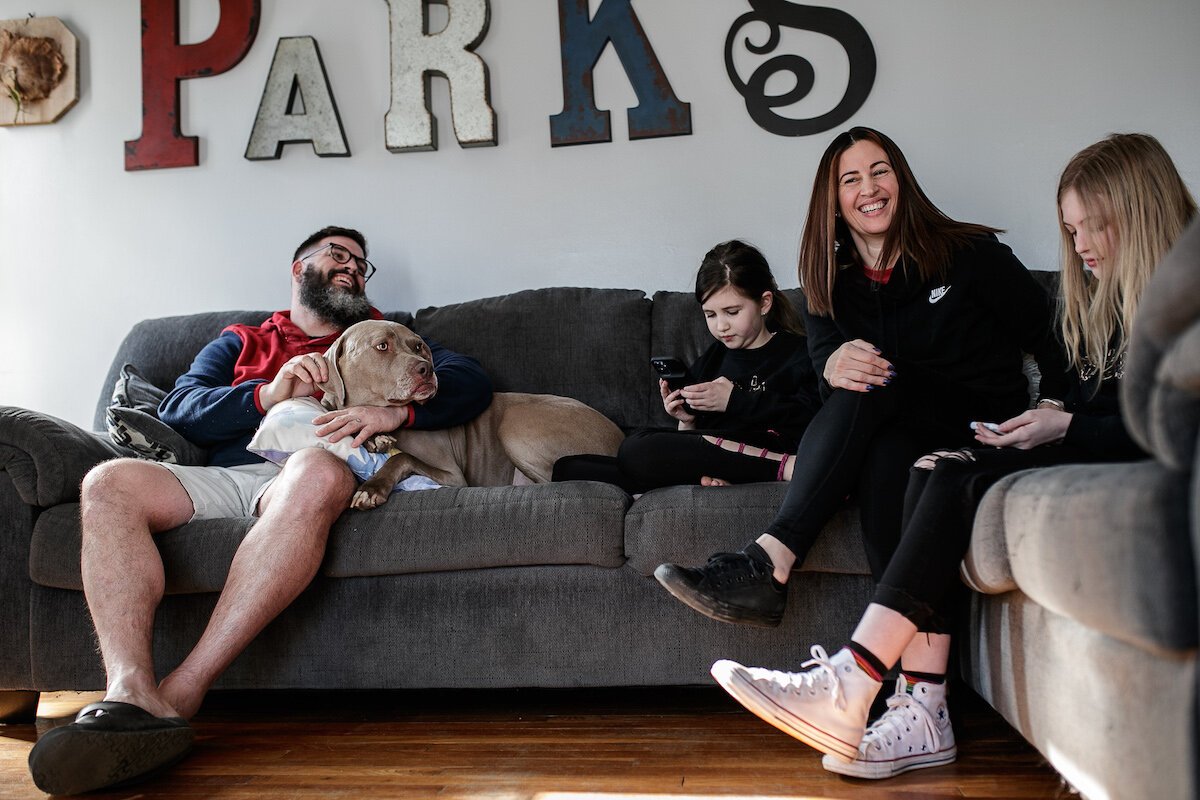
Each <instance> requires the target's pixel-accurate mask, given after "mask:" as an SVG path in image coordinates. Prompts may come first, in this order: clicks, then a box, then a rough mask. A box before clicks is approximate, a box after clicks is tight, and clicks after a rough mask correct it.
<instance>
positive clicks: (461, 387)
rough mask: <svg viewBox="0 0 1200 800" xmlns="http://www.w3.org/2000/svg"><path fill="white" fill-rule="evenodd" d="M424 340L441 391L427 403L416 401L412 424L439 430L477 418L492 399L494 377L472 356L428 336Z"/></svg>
mask: <svg viewBox="0 0 1200 800" xmlns="http://www.w3.org/2000/svg"><path fill="white" fill-rule="evenodd" d="M421 338H422V339H425V337H424V336H422V337H421ZM425 343H426V344H427V345H429V351H430V353H431V355H432V356H433V371H434V373H435V374H436V375H437V379H438V391H437V394H436V395H434V396H433V398H432V399H431V400H430V401H429V402H428V403H425V404H424V405H413V418H412V425H410V426H409V427H412V428H418V429H422V430H436V429H440V428H452V427H454V426H455V425H462V424H463V423H466V422H470V421H471V420H473V419H475V417H477V416H479V415H480V414H481V413H483V411H484V409H486V408H487V407H488V406H489V405H491V403H492V379H491V378H489V377H488V375H487V373H486V372H484V371H483V367H481V366H480V365H479V362H478V361H476V360H475V359H473V358H471V357H470V356H464V355H462V354H461V353H455V352H453V351H451V350H447V349H446V348H445V347H442V346H441V345H440V344H438V343H437V342H434V341H430V340H429V339H425Z"/></svg>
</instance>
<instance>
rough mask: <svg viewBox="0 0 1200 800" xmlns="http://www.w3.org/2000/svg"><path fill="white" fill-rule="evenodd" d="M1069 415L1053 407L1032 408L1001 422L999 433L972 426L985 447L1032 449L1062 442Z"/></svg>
mask: <svg viewBox="0 0 1200 800" xmlns="http://www.w3.org/2000/svg"><path fill="white" fill-rule="evenodd" d="M1071 416H1072V415H1071V414H1070V413H1069V412H1067V411H1059V410H1058V409H1056V408H1034V409H1030V410H1029V411H1026V412H1025V413H1024V414H1021V415H1020V416H1016V417H1013V418H1012V419H1010V420H1008V421H1006V422H1001V423H1000V431H1001V432H1000V433H993V432H992V431H989V430H988V429H987V428H985V427H983V425H977V426H976V428H975V440H976V441H977V442H979V443H980V444H984V445H987V446H988V447H1015V448H1017V449H1018V450H1031V449H1033V448H1034V447H1037V446H1039V445H1043V444H1050V443H1051V442H1057V441H1061V440H1062V438H1063V437H1064V436H1066V435H1067V428H1068V427H1070V425H1071Z"/></svg>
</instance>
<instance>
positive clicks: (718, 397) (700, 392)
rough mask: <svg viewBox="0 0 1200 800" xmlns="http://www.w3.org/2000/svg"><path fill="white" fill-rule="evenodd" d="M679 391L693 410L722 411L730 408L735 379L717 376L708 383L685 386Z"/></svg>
mask: <svg viewBox="0 0 1200 800" xmlns="http://www.w3.org/2000/svg"><path fill="white" fill-rule="evenodd" d="M679 391H680V392H681V393H682V394H683V399H684V400H687V403H688V405H689V406H691V407H692V409H693V410H695V411H710V412H716V413H721V412H723V411H725V410H726V409H728V408H729V396H730V395H732V394H733V381H731V380H729V378H717V379H716V380H715V381H709V382H708V383H697V384H695V385H694V386H685V387H683V388H682V389H680V390H679Z"/></svg>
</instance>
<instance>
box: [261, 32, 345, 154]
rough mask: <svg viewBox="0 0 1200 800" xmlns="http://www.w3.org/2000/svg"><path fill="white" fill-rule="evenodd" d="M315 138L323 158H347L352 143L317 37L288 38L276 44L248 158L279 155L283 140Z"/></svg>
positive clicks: (291, 142) (313, 140) (281, 150)
mask: <svg viewBox="0 0 1200 800" xmlns="http://www.w3.org/2000/svg"><path fill="white" fill-rule="evenodd" d="M300 142H312V146H313V152H315V153H316V154H317V155H319V156H348V155H350V145H349V144H347V143H346V132H345V130H344V129H343V128H342V118H341V117H340V116H339V115H338V110H337V103H336V102H334V99H333V89H332V88H331V87H330V86H329V77H328V76H327V75H326V74H325V63H324V62H323V61H322V60H321V50H320V48H318V47H317V40H316V39H314V38H312V37H311V36H289V37H285V38H283V39H280V40H279V43H278V44H277V45H275V58H274V60H273V61H272V62H271V72H270V74H268V75H267V85H266V86H265V87H264V88H263V96H262V101H261V102H260V103H259V104H258V116H257V117H256V118H255V120H254V129H253V130H252V131H251V132H250V143H249V144H247V145H246V158H248V159H250V160H251V161H261V160H266V159H272V158H279V157H280V155H282V154H283V146H284V145H285V144H298V143H300Z"/></svg>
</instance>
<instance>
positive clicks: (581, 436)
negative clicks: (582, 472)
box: [321, 320, 624, 509]
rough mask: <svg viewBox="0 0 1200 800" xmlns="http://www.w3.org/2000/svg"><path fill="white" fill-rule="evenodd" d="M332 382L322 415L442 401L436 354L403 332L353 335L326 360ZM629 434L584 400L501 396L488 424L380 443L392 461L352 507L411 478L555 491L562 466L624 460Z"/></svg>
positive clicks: (357, 328)
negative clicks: (587, 457) (575, 460)
mask: <svg viewBox="0 0 1200 800" xmlns="http://www.w3.org/2000/svg"><path fill="white" fill-rule="evenodd" d="M325 360H326V361H327V362H328V364H329V381H328V382H327V383H324V384H321V390H322V391H323V392H324V393H325V396H324V398H323V399H322V400H321V403H322V405H324V406H325V407H326V408H328V409H330V410H331V411H332V410H337V409H340V408H345V407H347V406H398V405H404V404H407V403H411V402H424V401H426V400H428V399H429V398H431V397H433V396H434V395H435V394H436V393H437V376H436V375H435V374H434V371H433V363H432V361H431V360H430V354H429V348H428V347H426V346H425V343H424V341H422V339H421V337H420V336H418V335H417V334H415V333H413V332H412V331H411V330H409V329H408V328H407V327H405V326H404V325H401V324H400V323H398V322H388V321H384V320H368V321H366V322H359V323H357V324H355V325H351V326H350V327H349V328H347V329H346V330H345V331H344V332H343V333H342V335H341V336H340V337H338V339H337V341H335V342H334V343H333V345H332V346H331V347H330V348H329V350H328V351H326V353H325ZM623 438H624V434H623V433H621V429H620V428H618V427H617V426H616V425H615V424H613V422H612V421H611V420H609V419H608V418H607V417H605V416H604V415H603V414H601V413H600V412H598V411H596V410H595V409H593V408H591V407H590V406H587V405H585V404H583V403H581V402H579V401H578V400H573V399H571V398H569V397H558V396H556V395H549V394H522V393H517V392H497V393H496V394H495V396H494V397H493V399H492V404H491V405H490V406H488V408H487V410H485V411H484V412H483V413H482V414H480V415H479V416H478V417H476V418H475V419H473V420H471V421H470V422H468V423H467V424H465V425H459V426H458V427H454V428H447V429H445V430H439V431H415V430H408V429H402V430H397V431H393V432H392V433H390V434H378V435H376V436H374V437H372V438H371V439H370V440H368V442H367V444H366V447H367V449H368V450H370V451H372V452H375V453H384V452H386V453H390V456H389V458H388V460H387V462H386V463H385V464H384V465H383V467H381V468H380V470H379V472H377V473H375V475H374V476H373V477H371V478H370V479H368V480H367V481H365V482H364V483H363V484H362V486H360V487H359V488H358V491H356V492H355V493H354V497H353V499H352V500H351V501H350V505H351V507H352V508H357V509H368V508H375V507H376V506H378V505H381V504H382V503H384V502H385V501H386V500H387V499H388V497H389V496H390V495H391V493H392V489H393V487H395V485H396V484H397V483H399V482H400V481H402V480H404V479H405V478H407V477H409V476H410V475H424V476H426V477H428V478H430V479H432V480H434V481H436V482H437V483H440V484H442V485H445V486H507V485H511V484H513V483H530V482H532V483H547V482H549V480H550V474H551V471H552V470H553V468H554V462H555V461H557V460H558V459H559V458H561V457H562V456H568V455H577V454H580V453H598V454H602V455H616V452H617V448H618V447H619V446H620V444H621V440H622V439H623Z"/></svg>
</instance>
